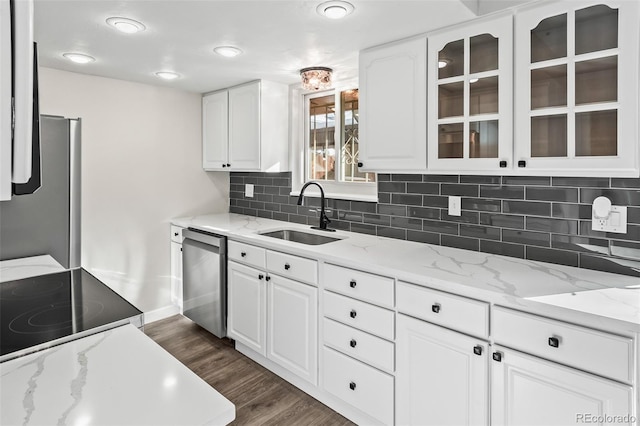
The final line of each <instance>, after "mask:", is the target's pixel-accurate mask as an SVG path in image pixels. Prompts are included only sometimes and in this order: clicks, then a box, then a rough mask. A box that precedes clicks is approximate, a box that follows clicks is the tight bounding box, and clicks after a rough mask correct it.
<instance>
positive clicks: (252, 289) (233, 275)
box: [227, 262, 267, 356]
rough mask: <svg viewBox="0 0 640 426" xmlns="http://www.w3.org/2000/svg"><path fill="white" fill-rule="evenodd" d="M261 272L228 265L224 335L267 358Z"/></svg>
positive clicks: (264, 288) (263, 290)
mask: <svg viewBox="0 0 640 426" xmlns="http://www.w3.org/2000/svg"><path fill="white" fill-rule="evenodd" d="M265 277H266V274H265V273H264V271H260V270H257V269H255V268H250V267H248V266H244V265H240V264H238V263H236V262H228V265H227V335H228V336H229V337H230V338H232V339H235V340H236V341H237V342H240V343H242V344H243V345H245V346H247V347H249V348H250V349H252V350H254V351H255V352H257V353H259V354H260V355H262V356H266V355H267V341H266V336H267V285H266V281H265Z"/></svg>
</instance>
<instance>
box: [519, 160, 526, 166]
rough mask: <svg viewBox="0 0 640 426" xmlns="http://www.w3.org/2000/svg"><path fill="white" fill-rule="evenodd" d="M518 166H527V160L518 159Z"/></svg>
mask: <svg viewBox="0 0 640 426" xmlns="http://www.w3.org/2000/svg"><path fill="white" fill-rule="evenodd" d="M518 167H527V162H526V161H525V160H520V161H518Z"/></svg>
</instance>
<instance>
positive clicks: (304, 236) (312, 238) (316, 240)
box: [260, 229, 340, 246]
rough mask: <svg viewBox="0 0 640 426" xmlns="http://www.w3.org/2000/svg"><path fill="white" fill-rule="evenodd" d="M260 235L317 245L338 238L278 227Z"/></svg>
mask: <svg viewBox="0 0 640 426" xmlns="http://www.w3.org/2000/svg"><path fill="white" fill-rule="evenodd" d="M260 235H265V236H267V237H272V238H279V239H281V240H285V241H293V242H294V243H301V244H307V245H311V246H317V245H320V244H327V243H331V242H334V241H338V240H340V238H335V237H329V236H327V235H319V234H312V233H310V232H304V231H296V230H294V229H280V230H277V231H269V232H261V233H260Z"/></svg>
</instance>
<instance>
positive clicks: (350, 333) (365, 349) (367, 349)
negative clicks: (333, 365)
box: [323, 318, 394, 372]
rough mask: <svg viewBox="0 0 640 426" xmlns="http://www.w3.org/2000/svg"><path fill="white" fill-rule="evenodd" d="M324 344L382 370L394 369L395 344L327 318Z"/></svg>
mask: <svg viewBox="0 0 640 426" xmlns="http://www.w3.org/2000/svg"><path fill="white" fill-rule="evenodd" d="M323 335H324V344H325V345H327V346H331V347H332V348H334V349H336V350H339V351H340V352H342V353H344V354H347V355H349V356H352V357H354V358H357V359H359V360H360V361H364V362H366V363H367V364H371V365H373V366H374V367H377V368H380V369H382V370H386V371H390V372H393V370H394V362H393V361H394V344H393V343H391V342H388V341H386V340H384V339H381V338H379V337H376V336H372V335H371V334H368V333H365V332H364V331H360V330H356V329H355V328H353V327H349V326H347V325H344V324H340V323H339V322H335V321H333V320H330V319H327V318H325V319H324V321H323Z"/></svg>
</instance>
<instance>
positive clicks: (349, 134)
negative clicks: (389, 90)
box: [307, 89, 375, 182]
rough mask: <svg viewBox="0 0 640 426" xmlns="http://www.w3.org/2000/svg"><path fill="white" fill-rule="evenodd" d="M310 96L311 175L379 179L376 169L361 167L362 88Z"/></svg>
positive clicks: (347, 179) (328, 178) (346, 179)
mask: <svg viewBox="0 0 640 426" xmlns="http://www.w3.org/2000/svg"><path fill="white" fill-rule="evenodd" d="M336 98H337V99H336ZM307 99H308V111H309V116H308V119H309V126H308V134H307V146H308V151H307V178H308V179H311V180H325V181H337V182H375V173H365V172H361V171H360V170H359V168H358V147H359V139H358V89H351V90H345V91H343V92H339V93H338V94H337V95H336V94H335V93H333V92H332V93H331V94H326V95H322V96H315V97H311V96H310V97H308V98H307ZM336 100H337V101H338V108H337V109H336ZM336 113H337V114H338V116H336ZM336 126H338V127H337V128H338V131H336ZM336 139H337V146H336Z"/></svg>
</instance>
